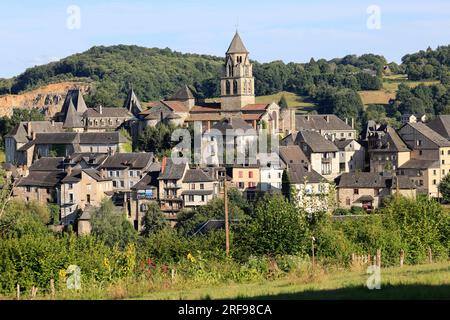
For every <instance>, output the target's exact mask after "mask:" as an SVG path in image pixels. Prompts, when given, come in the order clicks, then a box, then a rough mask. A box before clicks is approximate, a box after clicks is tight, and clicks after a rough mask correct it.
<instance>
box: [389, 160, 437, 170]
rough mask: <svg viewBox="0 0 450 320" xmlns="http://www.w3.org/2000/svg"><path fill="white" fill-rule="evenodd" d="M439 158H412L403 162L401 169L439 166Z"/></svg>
mask: <svg viewBox="0 0 450 320" xmlns="http://www.w3.org/2000/svg"><path fill="white" fill-rule="evenodd" d="M439 167H440V165H439V161H438V160H418V159H411V160H408V161H407V162H405V163H404V164H402V165H401V166H400V167H398V168H399V169H428V168H439Z"/></svg>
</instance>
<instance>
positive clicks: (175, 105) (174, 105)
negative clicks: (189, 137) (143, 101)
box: [161, 101, 189, 112]
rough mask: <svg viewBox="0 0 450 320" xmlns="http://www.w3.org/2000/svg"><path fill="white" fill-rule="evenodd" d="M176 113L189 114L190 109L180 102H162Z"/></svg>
mask: <svg viewBox="0 0 450 320" xmlns="http://www.w3.org/2000/svg"><path fill="white" fill-rule="evenodd" d="M161 102H162V103H163V104H165V105H166V106H168V107H169V108H170V109H172V110H173V111H175V112H189V109H188V108H187V107H186V106H185V105H183V104H182V103H180V102H179V101H161Z"/></svg>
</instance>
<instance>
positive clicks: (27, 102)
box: [0, 81, 92, 118]
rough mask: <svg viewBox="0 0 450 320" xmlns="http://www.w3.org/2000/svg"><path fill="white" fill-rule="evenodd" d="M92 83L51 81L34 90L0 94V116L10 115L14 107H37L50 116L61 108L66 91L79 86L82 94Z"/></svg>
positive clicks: (85, 92) (86, 91) (87, 90)
mask: <svg viewBox="0 0 450 320" xmlns="http://www.w3.org/2000/svg"><path fill="white" fill-rule="evenodd" d="M91 87H92V84H90V83H86V82H71V81H66V82H60V83H52V84H49V85H46V86H43V87H40V88H38V89H35V90H31V91H27V92H23V93H21V94H17V95H10V94H8V95H2V96H0V117H2V116H11V115H12V113H13V109H14V108H23V109H32V108H39V109H42V110H43V111H44V112H45V115H46V117H48V118H50V117H53V116H54V115H55V113H57V112H59V111H60V110H61V107H62V104H63V103H64V99H65V97H66V94H67V91H68V90H69V89H72V88H81V90H82V92H83V93H84V94H87V93H88V92H89V90H90V89H91Z"/></svg>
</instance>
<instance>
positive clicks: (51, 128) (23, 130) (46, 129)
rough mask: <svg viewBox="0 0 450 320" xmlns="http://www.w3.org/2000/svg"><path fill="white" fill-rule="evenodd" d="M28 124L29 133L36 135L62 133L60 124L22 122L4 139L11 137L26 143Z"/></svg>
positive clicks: (61, 124)
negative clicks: (29, 126)
mask: <svg viewBox="0 0 450 320" xmlns="http://www.w3.org/2000/svg"><path fill="white" fill-rule="evenodd" d="M29 123H31V131H32V132H33V133H36V134H37V133H52V132H53V133H54V132H63V131H64V130H63V123H62V122H51V121H30V122H26V121H22V122H20V123H19V124H17V125H16V126H15V127H14V128H13V129H12V130H11V131H10V132H9V133H8V134H7V135H6V136H5V137H13V138H15V140H16V141H17V142H20V143H27V142H28V134H27V127H28V124H29Z"/></svg>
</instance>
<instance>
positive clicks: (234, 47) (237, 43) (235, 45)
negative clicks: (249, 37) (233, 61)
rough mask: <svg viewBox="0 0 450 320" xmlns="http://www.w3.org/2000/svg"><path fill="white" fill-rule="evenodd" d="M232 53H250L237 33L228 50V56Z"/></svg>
mask: <svg viewBox="0 0 450 320" xmlns="http://www.w3.org/2000/svg"><path fill="white" fill-rule="evenodd" d="M230 53H248V51H247V49H246V48H245V46H244V43H243V42H242V39H241V37H240V36H239V33H238V32H237V31H236V33H235V34H234V37H233V40H231V43H230V46H229V47H228V50H227V54H230Z"/></svg>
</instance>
